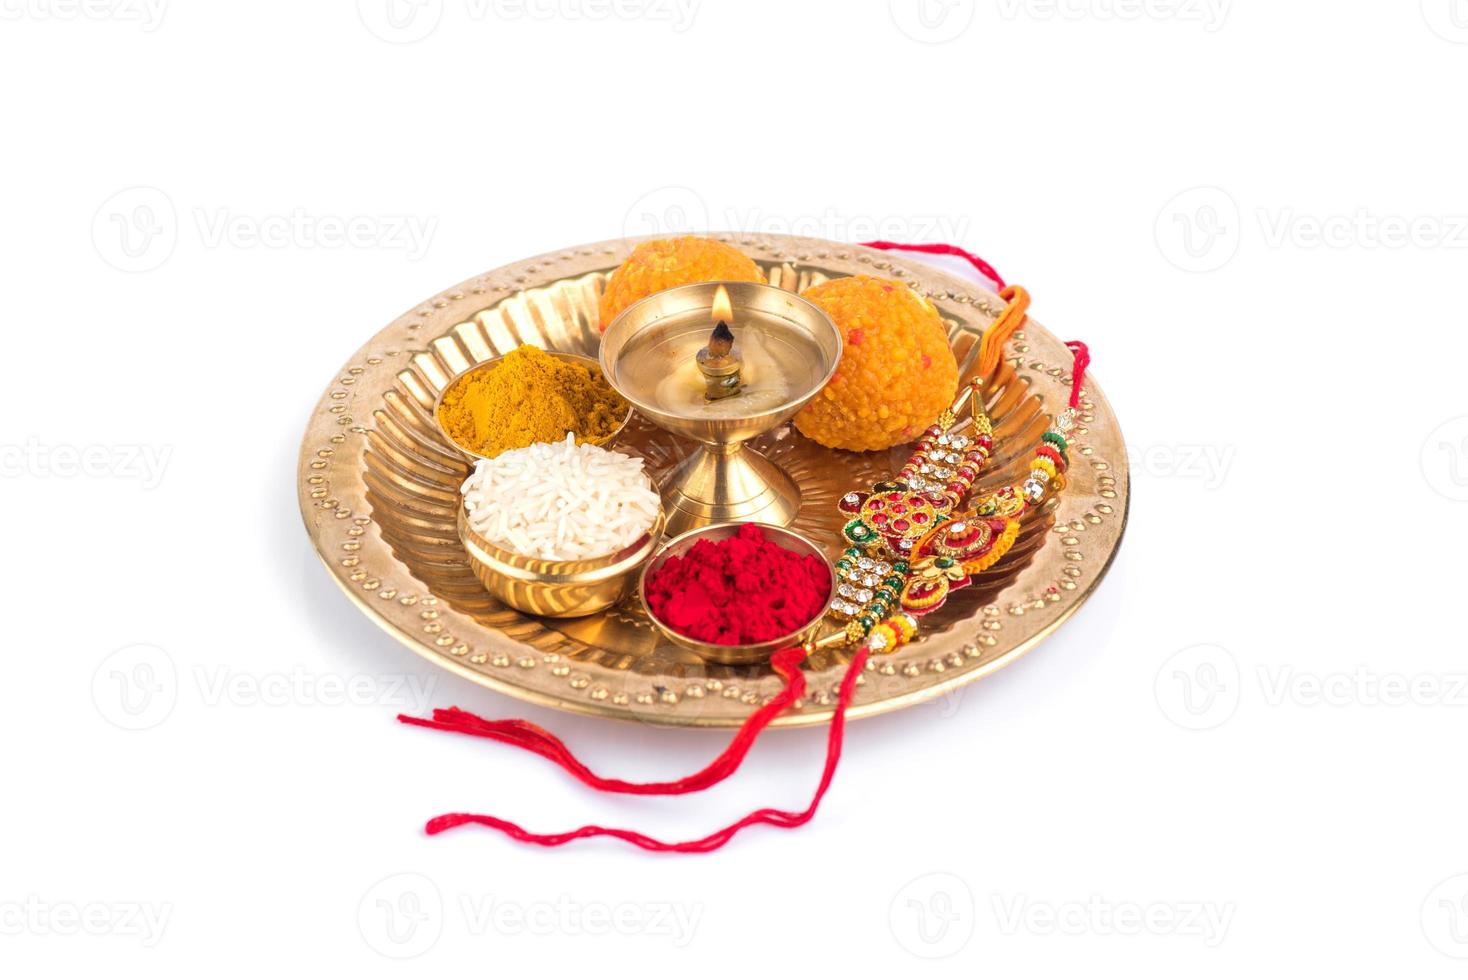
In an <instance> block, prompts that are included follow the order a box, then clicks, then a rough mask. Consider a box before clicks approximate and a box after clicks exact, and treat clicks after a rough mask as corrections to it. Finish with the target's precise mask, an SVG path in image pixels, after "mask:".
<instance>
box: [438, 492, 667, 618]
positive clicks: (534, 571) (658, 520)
mask: <svg viewBox="0 0 1468 980" xmlns="http://www.w3.org/2000/svg"><path fill="white" fill-rule="evenodd" d="M649 479H650V478H649ZM653 490H654V492H656V490H657V484H656V483H654V484H653ZM664 521H665V518H664V515H663V510H662V508H661V507H659V508H658V513H657V516H656V517H655V518H653V522H652V526H651V527H649V528H648V529H647V531H645V532H644V533H643V535H642V536H641V537H640V538H638V539H637V540H636V541H634V542H632V543H631V544H629V545H628V546H627V547H625V548H623V549H622V550H621V551H618V552H615V553H613V554H610V555H603V556H601V557H600V558H582V559H579V560H576V561H552V560H551V559H548V558H527V557H525V556H524V555H517V554H515V553H514V552H510V551H506V550H505V549H503V548H501V547H500V546H499V545H496V544H491V543H490V542H489V541H488V540H486V539H485V538H484V537H483V536H482V535H480V534H479V533H478V532H477V531H475V530H474V529H473V528H471V527H470V526H469V518H468V515H467V514H466V513H465V511H464V505H463V503H462V502H461V503H460V504H459V521H458V524H459V540H460V541H462V542H463V543H464V550H465V551H466V552H467V553H468V555H469V566H470V567H471V568H472V569H474V575H475V577H477V578H478V579H479V581H480V582H481V583H483V585H484V587H485V588H486V589H488V590H489V593H490V595H492V596H494V597H495V598H496V599H498V600H499V601H500V602H503V603H504V604H505V605H507V606H510V607H511V608H513V609H518V610H520V612H523V613H529V614H530V615H532V616H550V617H553V618H556V619H565V618H569V617H572V616H590V615H591V614H592V613H599V612H601V611H603V610H605V609H609V608H611V607H612V606H614V605H616V603H617V601H618V600H619V599H621V598H622V597H623V596H624V595H626V594H627V593H628V592H630V591H632V588H633V587H634V586H635V585H636V584H637V583H638V582H639V581H640V579H639V578H638V571H639V569H641V567H642V566H643V564H644V563H645V562H646V561H647V558H648V556H649V555H651V554H652V553H653V552H654V551H655V550H656V549H657V546H658V542H659V541H661V540H662V537H663V524H664Z"/></svg>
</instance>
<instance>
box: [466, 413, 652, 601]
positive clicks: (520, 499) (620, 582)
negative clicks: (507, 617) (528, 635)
mask: <svg viewBox="0 0 1468 980" xmlns="http://www.w3.org/2000/svg"><path fill="white" fill-rule="evenodd" d="M461 492H462V494H463V500H464V502H463V506H461V507H460V508H459V538H460V540H461V541H463V542H464V550H465V551H466V552H468V555H469V564H470V566H471V567H472V568H473V569H474V574H475V575H476V576H478V578H479V581H480V582H482V583H484V587H485V588H486V589H488V590H489V592H490V594H491V595H493V596H494V597H495V598H496V599H498V600H499V601H501V602H503V603H504V604H505V605H507V606H510V607H512V608H514V609H518V610H520V611H521V612H524V613H529V614H531V615H532V616H554V617H567V616H589V615H591V614H592V613H598V612H601V611H602V610H603V609H607V608H608V607H610V606H612V605H614V604H616V602H617V601H618V600H619V599H621V598H622V597H623V596H624V595H626V594H627V593H628V592H630V591H632V589H633V588H634V587H635V586H636V583H637V577H638V573H639V571H640V570H641V568H642V565H643V563H644V562H646V561H647V559H648V558H649V557H650V556H651V555H652V553H653V551H654V550H655V549H656V548H657V546H658V542H659V541H660V540H661V539H662V536H663V506H662V501H661V499H660V498H659V495H658V488H657V485H656V484H655V483H654V482H653V480H652V478H651V477H650V476H648V474H647V471H646V469H645V468H644V466H643V461H642V460H641V459H639V458H637V457H636V456H628V455H626V454H624V453H619V452H614V451H612V450H609V449H603V448H601V447H600V446H593V445H591V444H590V443H581V444H577V442H576V439H575V437H574V436H573V435H571V434H570V433H567V434H566V438H565V439H564V440H562V441H561V442H537V443H535V444H533V445H530V446H526V447H525V448H524V449H511V450H507V451H506V452H502V453H500V454H499V455H498V456H496V457H494V458H493V459H481V460H479V462H478V463H477V464H476V465H475V467H474V472H473V473H472V474H470V476H469V479H467V480H465V481H464V485H463V487H462V488H461Z"/></svg>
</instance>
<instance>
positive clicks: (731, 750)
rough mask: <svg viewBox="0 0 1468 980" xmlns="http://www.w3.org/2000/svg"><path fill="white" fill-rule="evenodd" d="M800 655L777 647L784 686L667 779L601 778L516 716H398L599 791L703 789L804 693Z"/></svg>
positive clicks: (452, 712) (734, 765)
mask: <svg viewBox="0 0 1468 980" xmlns="http://www.w3.org/2000/svg"><path fill="white" fill-rule="evenodd" d="M804 659H805V651H804V650H802V649H801V648H800V647H791V648H790V649H788V650H781V651H780V652H778V653H776V654H775V655H774V656H772V657H771V658H770V666H772V667H773V668H774V669H775V671H776V672H777V673H779V675H780V676H781V677H783V678H785V687H784V688H783V689H782V690H781V691H780V693H779V694H777V695H775V696H774V697H773V698H771V699H770V702H769V703H768V704H766V705H763V706H761V707H760V709H759V710H758V711H756V712H755V713H754V714H752V715H750V716H749V717H748V718H746V719H745V720H744V724H743V725H741V726H739V731H738V733H737V734H735V736H734V738H733V739H731V740H730V742H729V746H728V748H726V749H724V751H723V752H721V753H720V754H719V756H718V758H716V759H714V761H712V762H710V763H709V764H708V765H707V766H705V767H704V768H702V769H700V770H699V771H698V772H696V773H694V774H693V775H691V776H685V777H683V778H682V779H675V780H671V781H669V782H662V783H630V782H627V781H626V780H623V779H607V778H605V777H603V776H598V775H597V774H596V773H594V772H592V771H591V770H590V769H588V768H587V767H586V765H585V764H584V763H582V762H581V760H580V759H578V758H576V756H575V755H574V754H573V753H572V752H571V750H570V749H568V748H567V747H566V743H565V742H562V741H561V740H560V739H558V738H556V737H555V736H554V735H552V734H551V733H550V732H548V731H546V730H545V729H544V728H541V727H540V726H539V725H532V724H531V723H530V722H528V721H523V720H521V719H518V718H497V719H493V720H490V719H486V718H480V717H479V716H478V715H475V714H471V713H470V712H468V711H464V710H461V709H459V708H448V709H443V708H436V709H434V712H433V717H432V718H431V719H428V718H414V717H411V716H410V715H398V721H401V722H403V723H404V724H408V725H417V726H418V727H420V728H433V729H437V730H438V731H441V732H458V733H460V734H463V735H477V736H479V737H480V738H489V739H493V740H495V741H496V742H504V743H505V744H507V745H517V746H519V747H520V748H522V749H525V750H526V751H528V752H534V753H535V754H536V755H539V756H543V757H544V758H547V759H549V760H550V761H552V762H554V763H555V764H556V765H558V766H560V767H561V768H562V769H564V770H566V771H567V772H569V773H570V774H571V775H573V776H575V777H576V778H577V779H579V780H581V781H582V782H583V783H585V784H586V785H587V786H590V787H591V788H592V789H597V790H601V791H602V792H605V793H631V794H634V795H637V796H679V795H682V794H684V793H696V792H698V791H699V790H704V789H708V788H709V787H710V786H713V785H715V784H716V783H720V782H723V781H724V780H725V779H728V778H729V777H730V776H731V775H733V774H734V771H735V770H736V769H738V768H739V765H740V763H742V762H743V761H744V757H745V756H746V755H748V754H749V750H750V748H751V747H752V746H753V745H754V740H755V739H756V738H758V737H759V734H760V732H762V731H764V730H765V728H766V727H768V726H769V724H770V722H771V721H773V720H774V719H775V716H776V715H778V714H779V713H780V712H782V711H784V710H785V709H786V708H788V707H789V706H790V705H792V704H794V703H795V701H796V699H797V698H799V697H800V696H801V695H803V694H804V693H805V674H803V673H802V672H801V670H800V664H801V661H803V660H804ZM439 819H443V818H439ZM430 826H432V824H430Z"/></svg>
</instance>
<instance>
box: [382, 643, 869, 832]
mask: <svg viewBox="0 0 1468 980" xmlns="http://www.w3.org/2000/svg"><path fill="white" fill-rule="evenodd" d="M868 653H869V651H868V650H867V648H866V647H865V646H863V647H859V648H858V649H857V651H856V653H855V654H854V655H853V656H852V658H851V664H850V665H849V666H848V667H847V668H846V674H845V676H844V677H842V678H841V689H840V692H839V694H838V696H837V699H836V711H835V714H834V716H833V717H832V719H831V728H830V731H829V734H828V735H827V737H826V765H825V768H824V769H823V770H822V771H821V781H820V783H819V784H817V786H816V791H815V793H814V795H812V797H811V801H810V805H809V806H807V807H806V808H805V809H804V810H798V811H797V810H775V809H772V808H769V807H766V808H765V809H762V810H756V811H754V812H753V813H751V814H749V815H747V816H745V817H744V818H743V819H741V820H738V821H735V822H734V823H732V824H729V825H728V826H727V827H724V828H722V829H720V830H716V831H714V832H713V833H712V834H709V835H707V836H706V837H700V838H698V839H697V840H689V841H678V842H675V843H668V842H667V841H660V840H657V839H656V838H653V837H648V836H647V835H646V834H639V833H637V832H636V831H634V830H622V829H620V828H617V827H599V826H596V825H595V824H591V825H588V826H585V827H578V828H577V829H575V830H570V831H566V832H564V833H559V834H537V833H532V832H531V831H528V830H526V829H525V828H524V827H521V826H520V825H519V824H515V823H511V822H510V821H508V820H501V819H500V818H499V817H492V816H488V815H485V814H476V813H445V814H443V815H442V816H437V817H434V818H433V819H432V820H430V821H428V825H427V827H426V828H425V829H426V830H427V832H428V833H430V834H440V833H443V832H444V831H445V830H452V829H454V828H455V827H462V826H463V825H464V824H471V823H472V824H479V825H481V826H484V827H491V828H493V829H495V830H498V831H500V832H501V833H503V834H505V835H506V836H509V837H512V838H514V839H515V840H517V841H521V842H523V843H526V844H539V845H541V846H542V847H559V846H560V845H562V844H565V843H568V842H569V841H573V840H580V839H581V838H584V837H615V838H617V839H618V840H622V841H626V842H627V843H629V844H634V845H636V846H637V847H640V848H642V849H643V850H647V851H673V852H676V853H679V854H702V853H706V852H708V851H716V850H718V849H719V848H721V847H723V846H724V845H725V844H727V843H728V842H729V841H730V840H731V839H733V837H734V835H735V834H737V833H739V832H740V831H741V830H743V829H744V828H746V827H753V826H755V825H756V824H770V825H771V826H775V827H785V828H790V827H799V826H801V825H802V824H805V823H807V822H808V821H809V820H810V819H811V818H812V817H814V816H815V814H816V808H817V807H819V806H820V805H821V799H822V797H824V796H825V795H826V790H828V789H830V788H831V780H832V779H833V778H834V777H835V775H836V765H837V763H839V762H840V761H841V743H842V741H843V739H844V737H845V732H846V709H847V707H848V706H849V705H850V704H851V698H852V695H853V694H854V693H855V692H856V679H857V677H858V676H860V674H861V671H862V667H863V666H864V665H865V664H866V660H867V655H868ZM775 657H776V658H779V659H780V661H781V663H782V664H783V665H785V666H787V667H788V666H789V665H791V664H792V663H793V664H794V665H795V666H794V667H793V668H791V669H792V671H793V672H792V673H791V674H788V675H786V684H787V687H786V690H787V691H788V690H789V689H790V686H791V685H792V684H793V680H792V679H793V678H795V677H800V676H801V674H800V670H799V663H800V661H801V660H803V659H804V657H805V651H804V650H801V649H799V648H791V649H789V650H782V651H780V652H779V653H777V654H775ZM782 673H783V671H782ZM783 693H784V692H782V694H783ZM791 700H793V698H792V699H791ZM774 703H775V702H774V701H771V702H770V705H766V707H770V706H771V705H773V704H774ZM782 707H783V706H782ZM760 714H762V712H757V713H756V715H752V716H751V717H750V720H751V721H753V720H754V718H755V717H756V716H758V715H760ZM471 717H472V716H471ZM769 717H773V715H770V716H767V717H766V718H765V720H764V722H763V723H761V725H760V726H759V727H760V728H763V727H764V725H765V724H768V720H769ZM399 720H401V721H406V722H408V723H410V724H425V725H426V727H430V728H433V727H438V726H436V725H434V724H432V723H425V722H422V721H421V720H420V719H416V718H406V717H403V716H399ZM529 727H532V728H533V727H534V726H529ZM749 728H750V722H748V721H746V722H745V726H744V728H741V729H740V732H739V736H738V737H736V738H735V741H734V742H731V743H730V746H729V748H728V749H726V750H725V752H724V754H723V755H721V756H720V757H719V759H717V760H715V762H714V764H711V765H710V766H709V767H707V768H706V769H705V770H704V771H703V773H700V774H699V775H698V776H695V777H689V780H697V779H698V778H699V777H701V776H704V775H705V774H707V773H709V772H710V771H711V770H715V769H716V767H717V766H718V765H719V763H720V761H721V760H724V759H725V757H726V756H731V755H735V754H737V757H738V759H742V758H743V757H744V752H747V751H748V744H747V743H745V744H744V745H743V748H742V749H738V750H736V747H735V746H736V743H738V742H739V741H740V739H741V738H743V736H744V735H745V732H746V729H749ZM757 732H758V729H755V730H754V734H757ZM472 734H487V733H481V732H478V731H475V732H473V733H472ZM754 734H750V736H749V742H753V740H754ZM488 737H491V738H497V739H499V740H500V741H513V740H511V739H508V738H500V737H499V735H497V734H495V735H489V736H488ZM547 738H549V739H550V741H552V742H556V744H560V743H559V740H557V739H555V737H554V736H550V735H548V734H547ZM537 744H540V743H537ZM527 747H528V746H527ZM562 748H563V749H564V746H562ZM531 751H535V752H539V751H540V750H539V749H538V748H531ZM540 754H542V755H544V754H545V753H544V752H541V753H540ZM568 754H569V753H568ZM547 758H550V756H547ZM738 759H736V760H734V761H733V764H732V765H731V766H729V767H728V768H727V771H724V772H723V773H722V775H718V776H717V777H716V778H712V779H709V780H708V781H707V782H706V783H705V784H704V785H709V786H711V785H713V783H715V782H718V781H719V780H720V779H723V778H724V777H725V776H727V775H728V774H729V773H730V772H733V770H734V769H735V768H737V767H738ZM557 761H559V760H557ZM573 761H574V760H573ZM562 764H563V765H564V763H562ZM576 765H577V766H580V763H576ZM580 768H581V769H582V770H584V769H585V767H584V766H581V767H580ZM572 771H574V770H572ZM587 775H590V774H589V773H588V774H587ZM592 778H599V777H592ZM584 781H585V779H583V782H584ZM609 782H610V783H620V782H621V781H620V780H612V781H609ZM685 782H686V781H685V780H679V781H678V782H677V783H623V784H622V785H625V786H637V787H640V788H639V789H636V790H623V792H644V793H651V794H654V795H663V794H665V793H677V792H691V790H692V789H701V788H703V786H694V787H690V788H685V789H677V790H662V789H654V788H652V787H662V786H677V785H679V784H682V783H685ZM593 785H594V784H593Z"/></svg>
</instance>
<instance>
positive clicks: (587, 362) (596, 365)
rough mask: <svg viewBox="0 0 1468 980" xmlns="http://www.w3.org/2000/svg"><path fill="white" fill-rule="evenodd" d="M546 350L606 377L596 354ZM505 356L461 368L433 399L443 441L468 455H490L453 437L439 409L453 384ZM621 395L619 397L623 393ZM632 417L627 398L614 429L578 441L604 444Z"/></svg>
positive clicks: (491, 365)
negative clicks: (587, 354)
mask: <svg viewBox="0 0 1468 980" xmlns="http://www.w3.org/2000/svg"><path fill="white" fill-rule="evenodd" d="M546 353H547V354H549V355H550V356H551V357H554V358H556V359H557V360H560V361H565V362H566V363H567V364H579V365H581V366H582V367H584V368H586V369H587V370H588V371H590V372H591V373H592V375H594V376H595V377H598V378H603V380H605V376H604V375H603V374H602V370H601V363H600V362H599V361H597V359H596V358H594V357H587V356H586V355H585V354H568V353H566V352H565V351H558V350H548V351H546ZM504 359H505V355H504V354H501V355H500V356H499V357H491V358H490V359H489V360H487V361H480V362H479V363H478V364H475V365H474V366H472V367H467V368H465V369H464V370H462V371H460V372H459V373H458V374H456V375H454V376H453V377H452V378H450V379H449V382H448V384H446V385H444V386H443V390H442V391H440V392H439V393H438V397H437V398H435V399H434V400H433V424H434V425H435V426H436V427H437V428H438V431H439V434H440V435H442V436H443V439H444V442H446V443H448V444H449V445H451V446H453V447H454V448H455V449H457V450H458V451H459V452H461V453H463V454H464V455H465V456H467V457H468V458H469V459H488V458H489V457H488V456H485V455H483V454H482V453H476V452H475V451H474V450H472V449H470V448H469V447H468V446H465V445H464V444H463V443H461V442H459V441H457V440H456V439H454V437H453V436H451V435H449V430H448V429H447V428H445V427H444V424H443V419H441V418H440V417H439V411H440V410H442V408H443V399H444V395H447V394H448V393H449V391H450V390H452V389H453V387H454V385H456V384H458V383H459V382H460V381H462V380H463V379H464V378H467V377H468V376H469V375H471V374H477V373H478V372H480V371H490V370H493V369H495V368H497V367H499V363H500V361H503V360H504ZM612 390H613V391H616V389H615V388H613V389H612ZM618 397H620V395H619V396H618ZM631 419H632V404H631V402H628V404H627V412H626V414H624V415H623V416H622V422H621V424H619V425H618V426H617V427H616V428H615V429H613V430H612V431H611V433H610V434H609V435H605V436H601V437H600V438H597V439H582V438H581V437H579V436H578V437H577V441H578V442H589V443H591V444H592V445H593V446H605V445H607V444H608V443H610V442H611V441H612V440H613V439H615V438H617V436H619V435H621V434H622V430H623V429H625V428H627V423H628V422H629V421H631ZM565 437H566V436H565V433H564V432H563V433H561V438H562V439H564V438H565Z"/></svg>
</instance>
